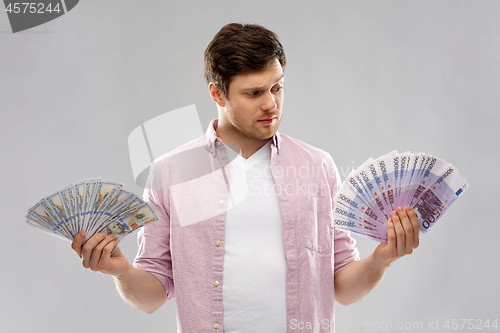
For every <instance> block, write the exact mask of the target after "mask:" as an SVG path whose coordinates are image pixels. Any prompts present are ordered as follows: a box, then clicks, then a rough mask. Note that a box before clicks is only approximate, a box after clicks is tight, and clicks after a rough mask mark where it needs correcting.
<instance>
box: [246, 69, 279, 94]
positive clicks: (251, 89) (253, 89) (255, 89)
mask: <svg viewBox="0 0 500 333" xmlns="http://www.w3.org/2000/svg"><path fill="white" fill-rule="evenodd" d="M284 77H285V73H283V74H282V75H281V76H280V77H279V78H278V79H277V80H276V81H275V82H274V83H273V85H275V84H276V83H279V82H280V81H281V80H282V79H283V78H284ZM262 89H263V87H262V86H260V87H252V88H246V89H243V90H242V92H249V91H260V90H262Z"/></svg>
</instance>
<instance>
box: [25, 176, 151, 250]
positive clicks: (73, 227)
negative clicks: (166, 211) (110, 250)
mask: <svg viewBox="0 0 500 333" xmlns="http://www.w3.org/2000/svg"><path fill="white" fill-rule="evenodd" d="M157 220H158V216H157V215H156V213H155V212H154V210H153V209H152V208H151V207H150V206H149V204H148V203H146V202H144V201H143V200H142V199H141V198H140V197H138V196H137V195H136V194H134V193H131V192H129V191H127V190H124V189H123V184H122V183H117V182H114V181H112V180H101V178H92V179H86V180H83V181H81V182H79V183H76V184H71V185H68V186H66V187H64V188H63V189H61V190H59V191H57V192H55V193H53V194H51V195H49V196H47V197H45V198H43V199H42V200H40V201H39V202H38V203H37V204H36V205H34V206H33V207H31V208H30V209H29V210H28V213H27V214H26V222H27V223H28V224H29V225H31V226H33V227H36V228H39V229H40V230H42V231H45V232H48V233H50V234H51V235H54V236H57V237H60V238H63V239H67V240H70V241H72V240H73V238H74V237H75V236H76V235H77V234H78V233H80V232H81V231H84V232H85V233H86V238H85V241H87V240H88V239H89V238H90V237H92V236H93V235H95V234H97V233H99V232H104V233H106V234H108V235H109V234H111V233H113V234H115V236H116V238H115V239H116V241H117V242H120V241H121V240H122V239H123V238H124V237H125V236H126V235H128V234H130V233H131V232H133V231H134V230H136V229H138V228H140V227H143V226H144V225H146V224H148V223H152V222H155V221H157Z"/></svg>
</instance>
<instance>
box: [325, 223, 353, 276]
mask: <svg viewBox="0 0 500 333" xmlns="http://www.w3.org/2000/svg"><path fill="white" fill-rule="evenodd" d="M332 228H333V227H332ZM355 260H359V251H358V248H357V247H356V240H354V239H353V238H352V237H351V236H350V235H349V233H348V232H345V231H340V230H337V229H334V271H333V275H334V276H335V275H337V273H338V272H339V271H340V269H341V268H342V267H344V266H345V265H347V264H348V263H350V262H352V261H355Z"/></svg>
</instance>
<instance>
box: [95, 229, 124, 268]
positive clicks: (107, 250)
mask: <svg viewBox="0 0 500 333" xmlns="http://www.w3.org/2000/svg"><path fill="white" fill-rule="evenodd" d="M113 236H114V235H113ZM117 245H118V242H117V241H116V240H114V239H113V240H112V241H111V242H109V243H108V244H107V245H106V246H105V247H104V248H103V249H102V255H101V260H100V261H99V266H98V268H100V269H103V268H105V267H109V263H110V261H111V259H110V258H111V256H112V255H111V251H113V249H114V248H115V246H117ZM116 251H120V249H119V248H116V250H115V252H113V255H114V254H115V253H116Z"/></svg>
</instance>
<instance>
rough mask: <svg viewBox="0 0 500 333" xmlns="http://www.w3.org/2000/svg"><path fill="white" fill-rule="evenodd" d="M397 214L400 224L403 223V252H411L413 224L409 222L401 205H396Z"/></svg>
mask: <svg viewBox="0 0 500 333" xmlns="http://www.w3.org/2000/svg"><path fill="white" fill-rule="evenodd" d="M398 216H399V220H400V221H401V224H402V225H403V230H404V232H405V248H404V253H405V254H412V253H413V226H412V224H411V222H410V218H409V217H408V215H407V214H406V211H405V210H404V209H403V207H398Z"/></svg>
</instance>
